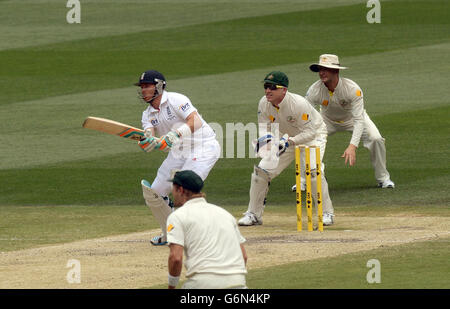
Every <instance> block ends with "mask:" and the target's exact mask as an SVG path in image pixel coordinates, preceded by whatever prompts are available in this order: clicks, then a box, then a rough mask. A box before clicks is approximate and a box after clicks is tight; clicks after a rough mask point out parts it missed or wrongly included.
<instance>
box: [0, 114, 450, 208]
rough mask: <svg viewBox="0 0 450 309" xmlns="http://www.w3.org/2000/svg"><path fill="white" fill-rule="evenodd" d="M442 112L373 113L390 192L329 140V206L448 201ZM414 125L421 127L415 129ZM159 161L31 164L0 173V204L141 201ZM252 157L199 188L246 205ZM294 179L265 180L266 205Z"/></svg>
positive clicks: (220, 170)
mask: <svg viewBox="0 0 450 309" xmlns="http://www.w3.org/2000/svg"><path fill="white" fill-rule="evenodd" d="M444 111H447V113H445V112H444ZM449 111H450V107H442V108H435V109H429V110H421V111H417V112H415V111H413V112H408V113H400V114H391V115H385V116H383V117H382V118H380V119H378V118H374V121H375V122H376V123H379V124H381V125H382V127H383V130H382V132H383V135H384V136H385V137H386V138H387V151H388V168H389V171H390V173H391V176H392V179H393V180H394V181H395V182H396V183H397V187H396V189H395V190H379V189H377V188H375V185H376V183H375V180H374V179H373V170H372V168H371V166H370V161H369V159H368V152H367V151H366V150H365V149H362V150H360V151H358V166H357V167H353V168H345V167H343V162H342V161H341V158H340V154H341V151H342V145H343V144H344V139H347V138H348V136H347V135H346V134H340V135H339V134H338V135H335V136H332V137H330V138H329V146H327V153H326V154H325V162H326V164H327V169H326V174H327V178H328V182H329V185H330V194H331V198H332V200H333V203H334V204H335V205H337V206H338V205H387V204H400V205H405V204H406V205H408V204H409V205H436V204H448V203H449V201H450V196H449V192H450V187H449V186H450V181H449V177H450V176H449V175H450V173H449V172H450V169H449V167H448V166H447V165H446V162H447V161H446V158H448V156H449V153H448V149H447V148H445V145H446V144H445V140H446V139H447V136H448V134H446V133H447V132H446V131H445V129H444V131H443V128H448V125H447V124H448V119H447V117H446V115H447V114H448V112H449ZM387 124H391V125H389V126H388V125H387ZM392 124H394V125H392ZM416 127H421V128H422V129H421V130H420V131H415V130H414V128H416ZM410 130H411V132H415V133H414V134H415V141H417V144H419V145H421V146H420V147H418V146H417V144H415V143H414V144H412V143H411V140H410V135H411V134H410ZM436 132H442V135H437V134H435V133H436ZM338 138H340V139H342V140H340V141H339V140H338ZM155 158H156V159H155ZM163 159H164V157H163V156H159V157H150V156H148V157H147V158H144V157H143V156H142V153H130V154H127V156H126V160H125V159H124V156H123V155H116V156H110V157H105V158H100V159H96V160H82V161H75V162H65V163H59V164H52V165H43V166H40V167H38V168H27V169H5V170H2V173H1V174H0V182H1V183H4V184H6V185H4V186H1V187H0V205H89V204H94V205H97V204H99V205H128V204H139V203H140V202H142V198H141V191H140V190H141V189H140V186H139V181H140V179H142V178H146V179H148V180H152V179H153V177H154V176H155V175H156V170H157V168H158V166H159V163H160V162H162V160H163ZM157 160H159V161H157ZM256 162H257V159H225V158H223V159H220V160H219V161H218V163H217V164H216V166H215V167H214V168H213V169H212V171H211V173H210V175H209V176H208V181H207V182H206V186H205V192H206V193H207V194H208V197H209V198H210V199H211V201H212V202H215V203H218V204H220V205H243V204H246V203H247V202H248V188H249V181H250V174H251V171H252V168H253V165H254V164H255V163H256ZM42 179H46V180H45V181H41V180H42ZM230 180H233V181H230ZM293 183H294V170H293V166H291V167H289V168H288V169H287V170H286V171H285V172H283V173H282V174H281V175H280V176H278V177H277V178H276V179H274V181H272V183H271V186H270V191H269V195H268V205H280V204H291V203H292V201H293V200H294V196H293V195H292V193H291V192H290V187H291V186H292V185H293ZM230 192H232V193H233V194H230Z"/></svg>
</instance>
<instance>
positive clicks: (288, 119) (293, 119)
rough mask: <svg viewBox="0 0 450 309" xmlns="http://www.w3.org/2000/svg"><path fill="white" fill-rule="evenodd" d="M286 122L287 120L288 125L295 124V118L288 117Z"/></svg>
mask: <svg viewBox="0 0 450 309" xmlns="http://www.w3.org/2000/svg"><path fill="white" fill-rule="evenodd" d="M286 120H287V122H290V123H293V122H295V118H294V117H292V116H288V117H287V119H286Z"/></svg>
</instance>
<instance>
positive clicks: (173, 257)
mask: <svg viewBox="0 0 450 309" xmlns="http://www.w3.org/2000/svg"><path fill="white" fill-rule="evenodd" d="M170 181H172V182H173V187H172V196H173V201H174V206H175V207H179V208H178V209H177V210H176V211H174V212H173V213H172V214H170V216H169V218H168V219H167V240H168V242H169V248H170V254H169V259H168V268H169V274H168V279H169V289H174V288H175V287H176V286H177V284H178V280H179V278H180V274H181V270H182V264H183V255H184V256H185V258H186V261H185V262H184V265H185V267H186V278H187V281H186V282H185V284H184V285H183V288H185V289H228V288H235V289H245V288H246V280H245V275H246V274H247V269H246V267H245V266H246V263H247V254H246V252H245V248H244V242H245V238H244V237H242V235H241V233H240V231H239V228H238V225H237V223H236V219H235V218H234V217H233V216H232V215H231V214H230V213H229V212H228V211H226V210H225V209H223V208H222V207H219V206H216V205H214V204H210V203H208V202H207V201H206V199H205V195H204V194H203V193H202V192H201V190H202V188H203V181H202V179H201V178H200V177H199V176H198V175H197V174H196V173H195V172H193V171H190V170H184V171H178V172H176V173H175V175H174V177H173V179H171V180H170Z"/></svg>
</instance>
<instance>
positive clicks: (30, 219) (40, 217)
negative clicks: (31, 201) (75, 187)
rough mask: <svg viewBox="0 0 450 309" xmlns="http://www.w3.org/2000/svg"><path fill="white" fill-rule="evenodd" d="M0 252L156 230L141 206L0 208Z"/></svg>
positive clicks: (146, 208)
mask: <svg viewBox="0 0 450 309" xmlns="http://www.w3.org/2000/svg"><path fill="white" fill-rule="evenodd" d="M0 213H1V216H0V252H1V251H13V250H20V249H26V248H31V247H36V246H39V245H47V244H58V243H66V242H72V241H76V240H80V239H90V238H98V237H103V236H108V235H118V234H126V233H132V232H139V231H145V230H150V229H154V228H157V227H158V226H159V224H158V223H157V222H156V221H155V220H154V219H153V217H152V215H151V212H150V210H149V209H148V207H147V206H145V205H144V204H142V205H141V204H139V205H138V206H135V205H128V206H126V207H124V206H119V207H117V206H80V205H77V206H76V207H75V206H73V205H72V206H67V207H53V206H41V207H37V206H13V207H7V206H2V207H0Z"/></svg>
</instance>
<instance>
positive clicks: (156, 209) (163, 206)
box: [141, 180, 172, 241]
mask: <svg viewBox="0 0 450 309" xmlns="http://www.w3.org/2000/svg"><path fill="white" fill-rule="evenodd" d="M141 185H142V192H143V195H144V200H145V204H147V206H148V207H150V210H151V211H152V213H153V216H154V217H155V219H156V221H158V223H159V226H160V227H161V230H162V232H163V240H164V241H165V240H166V239H167V237H166V236H167V229H166V222H167V218H168V217H169V215H170V214H171V213H172V208H170V206H169V205H167V203H166V202H165V201H164V200H163V198H162V197H161V196H159V194H158V193H156V192H155V191H153V189H152V188H150V186H149V184H148V182H147V181H146V180H142V181H141Z"/></svg>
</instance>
